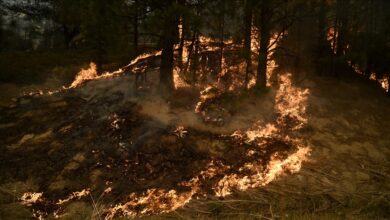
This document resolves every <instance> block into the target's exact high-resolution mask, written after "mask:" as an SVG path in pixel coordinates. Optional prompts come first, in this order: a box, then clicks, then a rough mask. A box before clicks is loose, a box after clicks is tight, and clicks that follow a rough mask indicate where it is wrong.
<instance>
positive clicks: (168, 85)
mask: <svg viewBox="0 0 390 220" xmlns="http://www.w3.org/2000/svg"><path fill="white" fill-rule="evenodd" d="M174 3H175V1H174V0H170V1H168V9H167V10H169V12H168V13H167V15H166V19H165V21H164V30H163V36H162V52H161V64H160V84H161V85H162V86H163V87H165V89H167V90H168V91H172V90H173V89H174V83H173V61H174V57H173V52H174V45H175V42H176V39H177V35H178V25H179V15H178V13H177V11H176V10H175V9H174Z"/></svg>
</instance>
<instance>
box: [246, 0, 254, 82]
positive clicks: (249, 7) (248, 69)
mask: <svg viewBox="0 0 390 220" xmlns="http://www.w3.org/2000/svg"><path fill="white" fill-rule="evenodd" d="M252 19H253V10H252V0H246V1H245V11H244V27H245V33H244V34H245V36H244V58H245V62H246V69H245V82H244V86H245V89H246V88H247V87H248V81H249V74H251V69H252V59H251V54H252V51H251V31H252Z"/></svg>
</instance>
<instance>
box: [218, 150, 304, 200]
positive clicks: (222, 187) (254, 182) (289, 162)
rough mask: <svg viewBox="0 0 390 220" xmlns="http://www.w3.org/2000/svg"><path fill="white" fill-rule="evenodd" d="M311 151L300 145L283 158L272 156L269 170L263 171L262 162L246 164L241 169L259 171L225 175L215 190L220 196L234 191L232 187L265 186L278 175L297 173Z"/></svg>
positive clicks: (243, 188) (245, 188) (242, 189)
mask: <svg viewBox="0 0 390 220" xmlns="http://www.w3.org/2000/svg"><path fill="white" fill-rule="evenodd" d="M309 152H310V148H308V147H300V148H299V149H298V151H296V152H295V153H293V154H291V155H290V156H288V157H287V158H286V159H284V160H281V159H278V158H277V154H275V155H273V156H272V159H271V161H270V163H269V164H268V166H267V170H268V171H267V172H266V173H265V174H264V173H263V172H261V170H262V169H261V168H262V166H261V165H260V164H246V165H245V166H244V167H242V168H240V169H241V170H245V169H246V170H254V171H257V173H255V174H253V175H250V176H244V177H240V176H239V175H238V174H231V175H227V176H224V177H223V178H222V179H221V180H220V181H219V182H218V184H217V186H216V188H215V191H216V195H217V196H219V197H225V196H228V195H230V194H231V193H232V189H238V190H240V191H245V190H247V189H250V188H256V187H260V186H265V185H267V184H269V183H270V182H272V181H273V180H275V179H276V178H277V177H279V176H281V175H283V174H286V173H296V172H298V171H299V170H300V169H301V167H302V162H303V161H306V160H307V156H308V154H309Z"/></svg>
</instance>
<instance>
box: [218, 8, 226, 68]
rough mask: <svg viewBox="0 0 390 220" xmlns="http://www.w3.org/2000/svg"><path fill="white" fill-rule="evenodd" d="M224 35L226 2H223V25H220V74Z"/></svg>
mask: <svg viewBox="0 0 390 220" xmlns="http://www.w3.org/2000/svg"><path fill="white" fill-rule="evenodd" d="M224 35H225V1H222V16H221V23H220V48H219V59H220V60H219V65H220V66H219V70H220V72H222V68H223V49H224Z"/></svg>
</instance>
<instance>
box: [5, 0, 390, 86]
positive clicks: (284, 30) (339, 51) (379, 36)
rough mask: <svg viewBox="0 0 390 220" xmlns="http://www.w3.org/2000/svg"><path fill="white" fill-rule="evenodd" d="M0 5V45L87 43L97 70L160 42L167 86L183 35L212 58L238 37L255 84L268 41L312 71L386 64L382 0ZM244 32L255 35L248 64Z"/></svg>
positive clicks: (368, 69)
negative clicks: (208, 49)
mask: <svg viewBox="0 0 390 220" xmlns="http://www.w3.org/2000/svg"><path fill="white" fill-rule="evenodd" d="M0 11H1V17H0V27H1V29H0V45H1V46H0V50H1V51H34V50H38V51H47V50H51V51H56V50H63V49H65V50H85V51H91V53H90V59H91V60H93V61H94V62H95V63H96V64H97V69H98V72H101V71H104V70H105V64H108V63H110V62H112V57H115V59H122V60H130V59H131V58H132V57H135V56H137V55H138V54H141V53H143V52H145V51H148V50H151V49H160V50H162V55H161V56H162V60H161V65H160V67H161V69H160V71H161V76H160V80H161V82H163V84H165V85H166V86H167V87H169V88H172V68H173V62H174V52H175V50H178V51H179V52H178V56H182V48H183V45H184V43H183V42H184V41H188V42H192V44H191V47H193V48H194V49H193V50H191V51H192V53H191V54H190V55H191V56H192V57H191V59H198V58H194V57H196V56H197V52H196V51H197V50H196V48H197V46H196V45H197V43H198V42H199V38H200V37H201V36H207V37H211V38H213V39H215V40H216V41H219V42H220V43H219V47H220V56H221V57H220V58H219V61H218V60H217V61H216V63H218V62H219V65H220V66H221V67H222V56H223V53H224V44H225V43H223V42H224V41H225V40H228V39H229V40H232V41H233V42H234V43H235V44H237V45H241V46H242V50H240V51H238V53H239V55H240V56H241V57H242V58H243V59H245V60H246V65H247V68H246V77H245V84H247V83H248V75H251V74H255V75H256V84H257V85H258V86H259V87H264V86H265V85H266V72H267V63H268V61H269V59H270V58H269V54H270V52H271V50H272V52H276V53H273V56H274V58H275V59H277V60H279V61H280V62H283V60H284V61H285V62H286V64H288V65H291V66H294V67H295V68H301V67H302V68H304V67H308V66H310V67H311V68H313V69H316V72H317V73H318V74H322V75H330V76H336V77H340V76H342V75H345V74H346V73H348V72H358V73H361V74H362V75H363V76H365V77H366V78H367V79H368V78H370V77H371V78H373V77H375V78H376V79H382V78H387V77H388V74H389V73H390V62H389V60H390V50H389V47H390V23H389V22H387V21H388V20H389V19H390V2H389V1H386V0H370V1H366V0H311V1H302V0H269V1H255V0H213V1H206V0H167V1H160V0H113V1H105V0H57V1H55V0H29V1H27V0H18V1H9V0H1V1H0ZM179 27H180V28H179ZM254 27H255V28H257V30H258V32H256V33H255V34H254V33H253V31H252V30H253V28H254ZM179 29H180V30H179ZM180 33H182V34H180ZM253 38H256V39H259V45H257V46H258V48H256V50H257V52H258V53H256V58H255V61H256V63H258V65H257V67H254V65H252V59H251V57H252V56H251V54H252V52H251V40H253ZM276 42H277V47H276V48H274V46H275V44H276ZM175 45H179V46H178V47H175ZM117 57H120V58H117ZM179 60H180V58H179ZM286 60H287V61H288V62H287V61H286ZM118 62H120V61H119V60H118ZM194 65H200V64H197V62H194ZM373 74H375V76H373ZM195 78H196V77H195ZM195 78H194V80H196V79H195Z"/></svg>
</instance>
